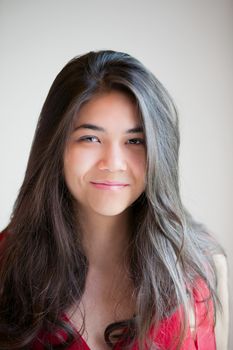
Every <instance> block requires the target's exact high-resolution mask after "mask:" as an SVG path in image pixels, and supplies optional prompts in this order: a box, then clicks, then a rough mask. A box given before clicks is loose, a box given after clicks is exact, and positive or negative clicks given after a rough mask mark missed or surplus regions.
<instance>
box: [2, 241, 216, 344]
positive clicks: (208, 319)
mask: <svg viewBox="0 0 233 350" xmlns="http://www.w3.org/2000/svg"><path fill="white" fill-rule="evenodd" d="M2 238H3V235H2V234H0V241H1V239H2ZM193 296H194V301H195V305H194V306H195V317H196V323H197V327H196V334H195V339H194V337H193V336H192V335H191V331H190V329H188V332H187V334H186V337H185V340H184V343H183V344H182V347H181V350H197V349H198V350H216V342H215V334H214V308H213V303H212V301H211V300H210V301H208V314H207V315H206V303H204V302H203V299H205V298H208V296H209V290H208V288H207V286H206V284H205V283H204V282H203V281H202V280H201V279H200V280H199V281H198V289H197V288H196V289H194V290H193ZM61 317H62V318H64V319H65V320H66V321H67V322H68V323H70V321H69V319H68V317H67V316H66V315H65V314H64V313H63V314H62V315H61ZM181 322H182V320H181V319H180V313H179V312H178V310H177V311H176V312H174V313H173V314H172V315H171V316H170V317H169V318H166V319H164V320H162V321H161V323H160V326H159V329H158V332H157V335H156V337H155V339H154V340H153V342H154V343H155V344H156V345H157V346H159V349H160V350H168V349H169V350H176V345H174V343H173V339H174V334H176V335H177V334H179V333H178V332H179V327H180V324H181ZM152 334H153V326H152V327H151V329H150V331H149V333H148V337H149V338H151V337H153V335H152ZM58 335H60V336H62V338H63V339H64V340H65V339H66V334H65V333H64V331H58V332H57V333H56V334H52V335H51V334H45V333H44V332H41V333H40V334H39V336H38V337H39V339H40V340H43V341H45V340H46V341H49V343H50V344H53V345H56V344H59V342H60V341H61V340H59V338H60V337H59V338H58ZM152 339H153V338H152ZM32 349H33V350H44V349H45V348H44V346H43V345H42V344H41V341H39V340H36V341H35V342H34V344H33V347H32ZM121 349H122V343H121V342H120V341H119V342H118V343H117V344H116V345H115V347H114V350H121ZM67 350H94V349H90V348H89V347H88V345H87V344H86V342H85V340H84V339H83V338H82V337H81V336H80V338H79V340H78V341H76V342H74V343H73V344H72V345H71V346H70V347H69V348H68V349H67ZM132 350H138V344H137V341H135V343H134V345H133V348H132ZM147 350H149V349H147Z"/></svg>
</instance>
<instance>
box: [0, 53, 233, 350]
mask: <svg viewBox="0 0 233 350" xmlns="http://www.w3.org/2000/svg"><path fill="white" fill-rule="evenodd" d="M178 151H179V129H178V119H177V113H176V109H175V107H174V104H173V102H172V99H171V98H170V96H169V94H168V92H167V91H166V90H165V88H164V87H163V86H162V85H161V83H160V82H159V81H158V80H157V79H156V78H155V77H154V75H153V74H152V73H151V72H150V71H149V70H148V69H146V68H145V67H144V66H143V65H142V64H141V63H140V62H139V61H138V60H136V59H135V58H133V57H131V56H130V55H128V54H126V53H122V52H115V51H110V50H107V51H97V52H89V53H87V54H85V55H82V56H79V57H76V58H74V59H73V60H71V61H70V62H69V63H68V64H67V65H66V66H65V67H64V68H63V69H62V71H61V72H60V73H59V74H58V76H57V77H56V79H55V81H54V83H53V85H52V87H51V89H50V91H49V94H48V96H47V99H46V101H45V104H44V106H43V108H42V112H41V115H40V118H39V122H38V126H37V129H36V133H35V137H34V141H33V145H32V149H31V153H30V157H29V161H28V166H27V170H26V174H25V179H24V182H23V184H22V187H21V189H20V192H19V195H18V198H17V200H16V203H15V206H14V209H13V213H12V216H11V220H10V223H9V225H8V226H7V227H6V228H5V230H4V231H3V233H2V234H1V236H0V237H1V238H2V239H1V249H0V285H1V288H0V349H2V350H4V349H5V350H9V349H34V350H42V349H70V350H81V349H84V350H87V349H89V350H90V349H91V350H107V349H110V348H111V347H112V348H114V349H118V350H120V349H126V348H127V349H134V350H136V349H141V350H142V349H143V350H144V349H182V350H187V349H188V350H193V349H203V350H214V349H216V348H217V346H218V348H219V349H221V350H223V349H226V346H227V345H226V344H227V323H228V315H227V289H226V278H225V277H224V276H225V275H226V260H225V257H224V252H223V250H222V249H221V247H220V246H219V244H218V243H217V242H215V240H214V239H213V237H211V236H210V234H209V233H208V232H207V230H206V229H205V228H204V226H202V225H201V224H199V223H197V222H196V221H194V219H193V218H192V216H191V215H190V214H189V213H188V212H187V210H186V209H185V208H184V206H183V205H182V202H181V198H180V193H179V177H178ZM219 271H220V272H219ZM219 273H221V280H220V279H218V274H219ZM218 291H220V292H218ZM222 295H223V297H222ZM221 310H222V313H221V312H220V311H221ZM219 330H220V332H219ZM219 334H220V336H219Z"/></svg>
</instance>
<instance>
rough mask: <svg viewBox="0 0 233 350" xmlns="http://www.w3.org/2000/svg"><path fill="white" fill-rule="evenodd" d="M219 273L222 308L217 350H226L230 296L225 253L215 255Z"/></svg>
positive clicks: (217, 322) (217, 315) (217, 319)
mask: <svg viewBox="0 0 233 350" xmlns="http://www.w3.org/2000/svg"><path fill="white" fill-rule="evenodd" d="M213 260H214V263H215V268H216V274H217V294H218V298H219V301H220V302H221V305H222V309H219V308H218V309H217V312H216V324H215V337H216V345H217V350H226V349H227V342H228V329H229V296H228V267H227V259H226V257H225V255H223V254H215V255H213Z"/></svg>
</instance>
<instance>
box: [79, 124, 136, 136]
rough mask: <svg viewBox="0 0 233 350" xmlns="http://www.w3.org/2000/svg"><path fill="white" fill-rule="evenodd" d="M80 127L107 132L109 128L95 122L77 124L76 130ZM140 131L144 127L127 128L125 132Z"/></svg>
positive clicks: (133, 132)
mask: <svg viewBox="0 0 233 350" xmlns="http://www.w3.org/2000/svg"><path fill="white" fill-rule="evenodd" d="M79 129H91V130H95V131H101V132H107V130H106V129H104V128H103V127H101V126H98V125H94V124H81V125H79V126H76V128H75V129H74V131H76V130H79ZM140 132H143V128H142V127H141V126H136V127H135V128H132V129H127V130H126V131H125V134H136V133H140Z"/></svg>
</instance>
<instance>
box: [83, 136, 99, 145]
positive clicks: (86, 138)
mask: <svg viewBox="0 0 233 350" xmlns="http://www.w3.org/2000/svg"><path fill="white" fill-rule="evenodd" d="M79 141H86V142H90V143H91V142H99V139H98V138H97V137H96V136H91V135H90V136H89V135H88V136H82V137H80V139H79Z"/></svg>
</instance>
